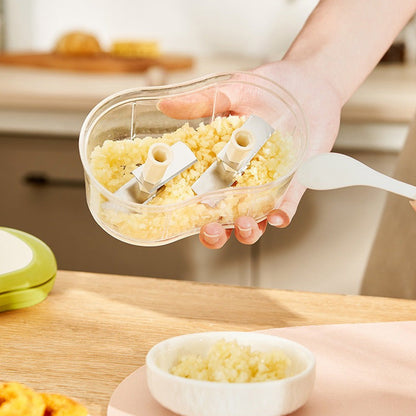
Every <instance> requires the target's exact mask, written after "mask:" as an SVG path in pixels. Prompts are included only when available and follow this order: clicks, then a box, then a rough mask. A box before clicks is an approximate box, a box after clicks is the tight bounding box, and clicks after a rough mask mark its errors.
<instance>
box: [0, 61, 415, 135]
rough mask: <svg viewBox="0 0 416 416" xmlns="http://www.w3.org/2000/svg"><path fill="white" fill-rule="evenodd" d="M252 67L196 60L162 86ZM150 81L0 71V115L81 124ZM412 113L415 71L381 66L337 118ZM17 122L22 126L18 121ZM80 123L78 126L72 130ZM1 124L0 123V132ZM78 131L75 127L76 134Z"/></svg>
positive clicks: (400, 117)
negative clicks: (69, 117) (108, 100)
mask: <svg viewBox="0 0 416 416" xmlns="http://www.w3.org/2000/svg"><path fill="white" fill-rule="evenodd" d="M256 64H257V62H254V61H248V60H235V59H234V60H232V59H217V60H215V59H211V60H209V59H197V60H196V63H195V66H194V68H193V69H192V70H188V71H179V72H172V73H170V74H168V75H167V79H166V82H168V83H172V82H178V81H184V80H189V79H192V78H195V77H198V76H201V75H203V74H208V73H212V72H221V71H234V70H246V69H250V68H253V67H255V66H256ZM152 76H153V75H152V74H151V73H138V74H99V73H78V72H65V71H53V70H45V69H37V68H21V67H12V66H5V65H0V113H1V112H2V111H3V112H4V111H10V110H13V109H14V110H19V111H27V110H32V111H47V112H49V119H50V117H51V116H53V115H55V116H56V114H57V113H58V112H63V113H65V112H71V111H72V112H74V111H76V112H77V113H79V115H80V120H82V119H83V118H84V117H85V116H86V114H87V113H88V112H89V110H90V109H91V108H92V107H93V106H95V104H97V103H98V102H99V101H100V100H101V99H103V98H104V97H106V96H108V95H110V94H113V93H114V92H118V91H121V90H124V89H128V88H134V87H139V86H143V85H148V83H149V81H151V78H152ZM415 112H416V65H397V64H383V65H379V66H377V67H376V68H375V70H374V71H373V72H372V73H371V74H370V76H369V77H368V78H367V80H366V81H365V82H364V83H363V85H362V86H361V87H360V88H359V89H358V90H357V92H356V93H355V94H354V95H353V97H352V98H351V99H350V100H349V102H348V103H347V104H346V105H345V107H344V109H343V113H342V118H343V120H344V121H348V122H351V121H352V122H356V121H375V122H392V123H397V122H401V123H403V122H404V123H408V122H409V121H410V120H411V119H412V118H413V116H414V114H415ZM0 115H1V114H0ZM7 118H10V115H9V114H7ZM29 121H30V120H27V122H29ZM17 122H18V124H20V125H21V126H22V124H24V123H22V120H18V121H17ZM79 123H80V121H79V120H77V123H76V124H79ZM1 124H2V123H1V118H0V129H1V128H2V125H1ZM6 124H7V123H6ZM22 127H23V126H22ZM79 128H80V126H79V125H76V126H75V129H76V130H77V131H78V130H79Z"/></svg>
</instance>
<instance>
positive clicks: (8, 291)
mask: <svg viewBox="0 0 416 416" xmlns="http://www.w3.org/2000/svg"><path fill="white" fill-rule="evenodd" d="M56 271H57V266H56V260H55V256H54V255H53V253H52V250H51V249H50V248H49V247H48V246H47V245H46V244H45V243H44V242H43V241H41V240H39V239H38V238H36V237H34V236H33V235H30V234H27V233H25V232H23V231H18V230H14V229H11V228H5V227H0V312H3V311H6V310H11V309H19V308H24V307H28V306H32V305H35V304H37V303H39V302H41V301H43V300H44V299H45V298H46V297H47V296H48V294H49V292H50V291H51V289H52V287H53V284H54V282H55V277H56Z"/></svg>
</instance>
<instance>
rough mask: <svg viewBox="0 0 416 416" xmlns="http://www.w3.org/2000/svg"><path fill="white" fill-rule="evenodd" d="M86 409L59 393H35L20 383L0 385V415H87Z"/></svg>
mask: <svg viewBox="0 0 416 416" xmlns="http://www.w3.org/2000/svg"><path fill="white" fill-rule="evenodd" d="M87 415H88V411H87V409H86V408H85V407H84V406H82V405H80V404H78V403H76V402H75V401H73V400H72V399H70V398H68V397H65V396H62V395H60V394H50V393H37V392H35V391H34V390H32V389H30V388H28V387H26V386H25V385H23V384H20V383H15V382H13V383H4V384H3V385H0V416H87Z"/></svg>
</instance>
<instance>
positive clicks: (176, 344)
mask: <svg viewBox="0 0 416 416" xmlns="http://www.w3.org/2000/svg"><path fill="white" fill-rule="evenodd" d="M220 339H224V340H226V341H234V340H235V341H237V343H238V344H239V345H250V346H251V347H252V350H256V351H270V350H275V349H279V350H281V351H283V352H284V353H285V354H286V355H287V356H288V357H289V358H290V360H291V366H290V367H289V369H288V372H289V376H288V377H286V378H284V379H282V380H274V381H264V382H257V383H220V382H212V381H200V380H191V379H187V378H184V377H179V376H175V375H172V374H170V373H169V369H170V368H171V367H172V365H174V364H175V363H176V361H177V360H178V358H179V357H182V356H183V355H187V354H199V355H202V356H205V355H206V354H207V352H208V350H209V348H210V347H211V346H212V345H213V344H215V343H216V342H217V341H219V340H220ZM146 367H147V383H148V386H149V389H150V392H151V394H152V396H153V397H154V398H155V399H156V400H157V401H158V402H159V403H160V404H161V405H162V406H164V407H166V408H167V409H169V410H171V411H173V412H175V413H178V414H180V415H184V416H260V415H261V416H280V415H285V414H288V413H291V412H293V411H295V410H296V409H298V408H299V407H301V406H302V405H304V404H305V402H306V401H307V400H308V398H309V396H310V394H311V391H312V388H313V384H314V380H315V358H314V356H313V354H312V353H311V352H310V351H309V350H308V349H307V348H305V347H303V346H302V345H300V344H298V343H296V342H293V341H290V340H287V339H284V338H279V337H276V336H273V335H266V334H261V333H256V332H205V333H199V334H189V335H182V336H178V337H174V338H169V339H167V340H165V341H162V342H160V343H159V344H157V345H155V346H154V347H153V348H152V349H151V350H150V351H149V352H148V354H147V357H146Z"/></svg>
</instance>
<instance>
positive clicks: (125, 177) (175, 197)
mask: <svg viewBox="0 0 416 416" xmlns="http://www.w3.org/2000/svg"><path fill="white" fill-rule="evenodd" d="M244 121H245V118H244V117H238V116H229V117H218V118H216V119H215V120H213V122H212V123H210V124H202V123H201V124H200V125H199V127H197V128H193V127H192V126H190V125H189V124H188V123H185V124H184V125H183V126H182V127H180V128H179V129H178V130H176V131H175V132H172V133H166V134H164V135H163V136H161V137H159V138H153V137H146V138H143V139H141V138H136V139H124V140H106V141H104V143H103V144H102V145H101V146H97V147H96V148H95V149H94V150H93V151H92V153H91V157H90V166H91V170H92V174H93V176H94V177H95V178H96V179H97V180H98V182H100V183H101V184H102V185H103V186H104V187H105V188H107V189H108V190H109V191H110V192H115V191H116V190H118V189H119V188H120V187H121V186H122V185H124V184H125V183H126V182H128V181H129V180H130V179H131V178H133V176H132V174H131V171H133V170H134V169H135V168H136V167H137V166H138V165H139V164H143V163H144V162H145V160H146V157H147V153H148V150H149V147H150V146H151V145H152V144H153V143H156V142H163V143H167V144H168V145H172V144H174V143H176V142H178V141H182V142H184V143H185V144H187V145H188V147H189V148H190V149H191V150H192V151H193V153H194V154H195V156H196V158H197V159H198V161H197V162H196V163H195V164H194V165H192V166H191V167H190V168H189V169H187V170H186V171H184V172H182V173H181V174H180V175H178V176H176V177H175V178H173V179H172V180H171V181H169V182H168V183H167V184H166V186H165V187H164V189H163V191H162V192H160V193H159V194H158V195H157V196H156V197H155V198H153V199H152V200H151V201H150V202H149V203H148V205H146V207H149V208H151V207H152V206H162V205H167V204H174V203H178V202H182V201H187V200H190V199H192V198H194V197H195V194H194V191H193V190H192V188H191V186H192V184H193V183H194V182H195V181H196V180H197V179H198V178H199V177H200V176H201V174H202V173H203V172H204V171H205V170H206V169H207V168H208V167H209V166H210V165H211V164H212V163H213V162H214V161H215V160H216V157H217V155H218V153H219V152H220V151H221V150H222V149H223V147H224V146H225V144H226V143H227V142H228V141H229V140H230V138H231V134H232V133H233V131H234V130H235V129H237V128H239V127H241V125H242V124H243V123H244ZM294 160H295V146H294V143H293V139H292V138H291V137H290V136H282V135H281V134H280V133H279V132H278V131H276V132H274V133H273V134H272V136H271V137H270V138H269V140H268V141H267V142H266V143H265V144H264V145H263V147H262V148H261V149H260V151H259V152H258V153H257V154H256V155H255V156H254V158H253V159H252V160H251V162H250V164H249V166H248V167H247V169H246V170H245V172H244V174H243V175H241V176H240V177H239V178H237V183H236V188H237V189H238V188H241V187H246V186H254V185H260V184H266V183H269V182H272V181H273V180H275V179H277V178H279V177H281V176H284V175H285V174H287V173H288V172H289V171H290V169H291V167H292V166H293V163H294ZM283 185H284V184H283ZM283 185H282V184H277V185H276V186H273V187H270V188H268V189H266V190H263V191H262V190H259V191H256V194H255V195H254V197H253V193H252V192H253V191H250V192H244V191H242V192H240V193H238V192H236V193H233V194H227V195H225V196H224V198H223V199H221V200H218V201H215V204H205V203H195V204H190V205H184V206H183V207H180V208H177V209H176V210H167V211H162V210H161V211H159V212H155V211H153V212H148V211H146V210H143V212H141V213H135V212H133V211H132V212H127V211H126V210H122V209H121V210H119V209H117V208H114V207H109V206H107V207H106V206H105V204H103V202H105V200H104V198H102V197H101V196H100V195H99V194H96V193H94V192H93V190H92V191H91V194H90V198H91V201H90V206H91V207H92V209H93V210H94V211H95V212H96V214H97V215H99V216H100V218H101V219H102V221H103V222H104V223H106V224H108V225H109V226H110V227H112V228H113V229H114V230H115V231H117V232H119V233H121V234H123V235H125V236H129V237H133V238H135V239H143V240H160V239H166V238H169V237H171V236H176V235H179V234H181V233H184V232H187V231H189V230H194V229H199V228H200V227H201V226H202V225H204V224H207V223H208V222H214V221H220V222H222V223H223V224H227V223H228V224H233V223H234V219H235V218H237V217H239V216H241V215H250V216H252V217H254V218H259V217H262V216H263V217H264V215H265V214H266V213H267V212H269V211H270V210H272V209H273V208H274V207H275V203H276V200H277V198H279V197H280V196H281V194H282V193H283V191H284V186H283Z"/></svg>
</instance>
